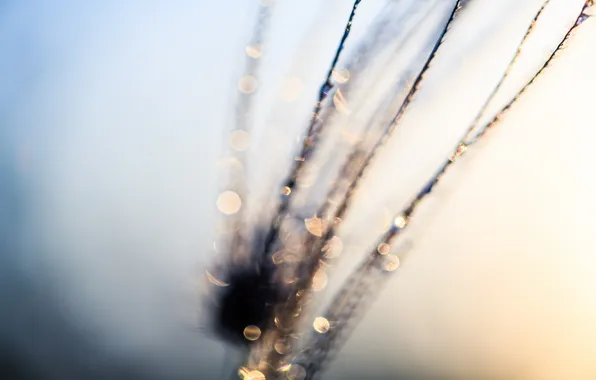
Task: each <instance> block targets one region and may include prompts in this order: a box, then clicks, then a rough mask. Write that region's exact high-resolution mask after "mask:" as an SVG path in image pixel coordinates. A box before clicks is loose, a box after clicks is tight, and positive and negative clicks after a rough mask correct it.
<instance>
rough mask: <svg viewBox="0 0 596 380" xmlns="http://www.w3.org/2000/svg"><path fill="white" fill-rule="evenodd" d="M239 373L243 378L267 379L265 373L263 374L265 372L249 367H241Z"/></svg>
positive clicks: (252, 379) (251, 379) (248, 379)
mask: <svg viewBox="0 0 596 380" xmlns="http://www.w3.org/2000/svg"><path fill="white" fill-rule="evenodd" d="M238 375H240V377H241V378H242V379H243V380H266V379H265V375H263V372H261V371H257V370H254V371H249V370H248V369H247V368H244V367H243V368H240V370H239V371H238Z"/></svg>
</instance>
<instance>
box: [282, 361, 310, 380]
mask: <svg viewBox="0 0 596 380" xmlns="http://www.w3.org/2000/svg"><path fill="white" fill-rule="evenodd" d="M286 377H287V378H288V380H304V379H305V378H306V370H305V369H304V367H303V366H301V365H299V364H292V365H291V366H290V369H288V370H287V371H286Z"/></svg>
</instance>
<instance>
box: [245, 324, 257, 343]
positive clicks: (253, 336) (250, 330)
mask: <svg viewBox="0 0 596 380" xmlns="http://www.w3.org/2000/svg"><path fill="white" fill-rule="evenodd" d="M244 337H245V338H246V339H247V340H250V341H251V342H254V341H255V340H257V339H259V338H260V337H261V329H260V328H258V327H257V326H255V325H248V326H246V327H245V328H244Z"/></svg>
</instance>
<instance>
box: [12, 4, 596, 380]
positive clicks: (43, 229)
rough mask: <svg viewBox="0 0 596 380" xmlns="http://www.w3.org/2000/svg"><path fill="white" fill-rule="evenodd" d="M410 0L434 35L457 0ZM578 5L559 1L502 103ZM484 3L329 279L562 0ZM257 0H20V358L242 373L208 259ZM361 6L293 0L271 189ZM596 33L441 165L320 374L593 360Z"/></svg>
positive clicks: (263, 118)
mask: <svg viewBox="0 0 596 380" xmlns="http://www.w3.org/2000/svg"><path fill="white" fill-rule="evenodd" d="M387 2H388V0H364V1H363V2H362V5H361V7H360V8H359V13H358V15H357V19H356V21H355V23H354V35H353V36H352V37H351V38H353V40H350V43H349V44H348V45H347V46H346V55H345V56H342V58H343V57H350V53H351V52H353V51H354V49H355V46H356V42H353V41H362V40H364V41H366V39H367V38H369V39H370V38H372V37H371V36H368V35H367V31H370V30H371V28H372V26H373V25H374V23H375V20H377V18H376V17H377V14H378V12H380V11H382V10H383V9H384V8H383V7H384V6H385V4H386V3H387ZM395 3H396V4H397V5H396V7H397V8H396V9H399V10H398V11H396V12H404V14H407V12H412V14H415V15H418V16H417V17H419V20H420V22H421V23H422V22H426V23H427V24H424V25H428V31H429V32H428V33H431V32H432V31H433V30H435V31H436V28H437V27H439V26H440V23H441V20H442V18H444V17H445V16H446V15H447V13H448V8H449V7H451V6H452V1H450V0H449V1H448V0H425V1H421V0H420V1H419V0H409V1H408V0H402V1H395ZM582 3H583V0H552V1H551V8H549V10H548V11H547V12H546V13H545V15H544V18H543V20H542V21H541V23H540V24H539V26H538V28H537V31H536V34H535V36H534V38H533V39H532V40H531V41H529V44H528V48H527V51H524V54H525V55H524V58H523V59H522V60H521V61H520V69H519V70H518V71H517V72H515V73H513V74H512V80H511V81H510V82H509V83H508V84H507V85H506V86H505V87H504V89H503V95H501V96H500V98H499V99H500V101H501V103H504V102H505V101H506V100H507V99H509V97H511V95H512V94H514V93H515V91H516V90H517V89H518V88H519V86H520V85H521V84H523V82H524V81H525V80H527V78H528V73H530V74H531V72H532V71H535V69H536V68H537V67H538V66H539V65H540V64H541V63H542V62H544V60H545V59H546V57H547V56H548V53H549V51H550V50H552V49H553V48H554V47H555V46H556V45H557V43H558V41H559V39H560V38H561V36H562V35H564V33H565V32H566V29H567V28H568V27H569V26H570V24H571V23H572V22H573V20H574V19H575V17H576V15H577V13H578V12H579V9H580V8H581V5H582ZM468 4H469V9H467V10H466V12H465V13H463V14H462V17H461V20H459V21H458V23H457V24H456V25H455V26H454V28H453V30H452V32H451V34H450V36H449V39H448V41H447V42H446V44H445V45H444V47H443V48H442V53H441V54H440V56H439V57H438V58H437V61H436V63H435V65H434V67H433V70H432V72H430V73H429V75H428V78H427V79H426V81H425V88H424V89H423V90H422V91H421V93H420V94H419V96H418V97H417V100H416V102H415V104H413V106H412V109H411V112H410V113H409V114H408V116H407V117H406V118H404V122H403V128H400V129H399V131H398V132H397V133H396V134H395V136H394V138H393V139H391V140H390V142H389V144H388V145H387V147H386V149H384V151H383V153H382V154H380V155H379V156H378V157H377V159H376V161H375V165H374V167H373V169H372V170H371V171H370V173H369V174H368V177H367V180H366V183H365V184H364V186H363V188H362V191H361V192H360V193H359V194H360V195H359V197H358V198H357V200H356V202H355V204H354V206H353V209H352V211H351V213H350V215H349V218H348V220H346V225H345V227H344V229H345V234H346V236H347V238H346V240H345V241H344V244H345V246H346V252H345V254H344V257H343V258H342V260H341V262H340V264H339V265H338V267H337V268H335V270H334V272H333V275H332V277H331V279H330V286H329V288H328V290H329V291H331V292H332V291H333V290H334V289H337V287H338V286H339V285H340V283H341V281H342V279H343V278H345V277H346V276H347V273H348V272H349V270H350V269H351V268H352V267H353V266H354V265H356V264H357V263H358V261H359V259H360V258H361V257H362V254H363V252H364V250H365V249H366V248H367V247H370V246H371V244H373V243H374V238H375V236H376V235H377V234H378V232H379V227H380V226H381V227H382V224H383V222H382V220H383V217H384V215H387V214H389V215H391V214H392V213H393V212H395V211H397V210H398V209H399V206H400V205H401V204H403V203H404V202H405V201H407V200H408V199H409V198H410V197H411V196H412V194H413V192H414V191H415V189H417V188H418V187H419V186H420V185H421V183H423V181H424V179H425V178H427V177H428V175H429V174H430V173H432V172H434V170H435V168H436V167H437V164H438V163H440V162H441V160H442V158H443V157H445V154H446V153H447V152H448V151H449V149H450V147H451V146H453V144H454V142H455V141H456V140H457V137H458V136H459V135H461V133H462V131H463V130H464V129H465V125H466V122H468V121H469V120H470V118H471V117H472V116H473V114H474V113H475V112H476V111H477V110H478V108H479V106H480V105H481V104H482V102H483V101H484V97H486V95H487V94H488V92H490V89H491V88H492V86H494V84H495V82H496V80H498V76H499V74H500V72H501V71H502V69H503V68H504V65H506V63H507V61H508V60H509V59H510V57H511V54H512V53H513V52H514V51H515V48H516V45H517V43H518V42H519V39H520V38H521V36H522V35H523V33H524V31H525V29H526V28H527V26H528V24H529V22H530V20H531V19H532V17H533V16H534V14H535V13H536V11H537V10H538V8H539V7H540V6H541V4H542V1H540V0H503V1H500V2H494V1H490V0H470V1H469V2H468ZM257 6H258V4H257V2H256V1H252V0H234V1H233V2H230V1H228V2H223V1H221V2H216V1H206V0H195V1H190V0H171V1H168V2H165V1H135V0H128V1H112V0H106V1H102V2H95V3H92V2H81V1H74V0H54V1H52V2H47V1H39V0H21V1H11V0H4V1H2V2H0V51H1V58H0V371H1V376H0V377H1V378H2V379H7V380H9V379H61V380H68V379H81V378H85V379H147V380H154V379H155V380H158V379H169V380H173V379H180V380H184V379H220V378H221V379H223V378H226V377H225V376H227V374H228V373H229V372H230V371H229V366H230V365H231V364H230V363H231V362H233V361H231V360H230V357H235V355H236V354H235V353H234V352H233V350H230V349H227V348H225V347H224V346H223V345H222V344H221V343H219V342H218V341H216V340H214V339H212V338H210V336H209V333H208V331H206V327H207V326H205V323H204V318H203V314H204V313H205V312H206V311H205V310H202V308H201V302H200V293H201V282H200V276H202V273H203V271H204V268H205V265H206V264H208V263H209V262H210V261H211V260H212V259H213V253H212V242H213V233H214V226H215V225H216V221H217V218H218V215H217V209H216V207H215V199H216V198H217V192H218V176H219V175H220V174H221V173H218V171H217V165H216V163H217V161H218V159H219V157H220V155H221V150H222V149H221V148H222V147H223V146H224V144H223V137H224V132H225V131H226V128H228V127H229V121H230V113H231V112H233V102H234V97H233V96H234V89H235V86H236V83H237V78H238V76H239V75H241V70H242V67H243V64H244V63H243V62H244V47H245V44H246V43H247V39H248V36H249V35H250V33H251V30H252V26H253V23H254V20H255V16H256V12H257ZM351 6H352V4H351V2H350V1H348V0H324V1H322V0H301V1H289V0H278V1H277V4H276V7H275V10H274V15H273V19H272V24H271V28H270V30H269V32H268V36H267V44H266V50H265V54H264V56H263V64H262V67H261V69H260V75H261V77H262V81H261V82H260V83H259V91H258V93H257V100H256V104H255V116H254V117H255V126H256V135H255V136H256V138H255V144H254V146H253V147H252V150H251V153H250V157H251V160H252V162H254V167H255V170H254V175H252V176H251V178H249V182H250V185H251V187H252V188H253V190H254V194H255V196H254V197H253V198H254V202H255V203H254V205H256V206H253V207H256V208H258V205H259V202H267V194H268V191H269V190H271V188H272V186H274V185H275V184H276V183H277V181H279V180H280V179H281V175H282V174H283V173H284V172H285V171H286V169H287V166H285V165H281V164H277V162H284V160H286V161H285V162H288V165H289V161H288V159H291V152H292V149H293V148H292V146H293V145H292V141H293V138H294V137H295V136H298V134H299V132H300V130H302V129H303V128H304V126H305V124H306V121H307V116H308V112H309V111H310V110H311V107H312V104H313V102H314V101H315V99H316V95H317V90H318V86H320V83H321V81H322V80H323V78H324V75H325V73H326V69H327V67H328V65H329V62H330V60H331V58H332V56H333V53H334V46H335V45H336V44H337V42H338V40H339V38H340V37H341V34H342V33H343V30H342V29H343V25H344V23H345V21H346V19H347V17H348V15H349V13H350V10H351ZM417 7H419V8H421V9H422V10H420V9H418V8H417ZM428 11H430V12H428ZM395 33H396V35H397V34H399V33H400V31H399V28H396V30H395ZM431 34H432V33H431ZM595 35H596V23H595V22H594V21H593V20H588V21H586V23H585V24H584V25H583V26H582V27H581V28H580V29H579V30H578V32H577V34H576V35H575V36H574V38H573V39H572V40H571V41H570V43H569V46H568V48H567V49H565V50H564V51H563V53H562V54H561V55H560V56H559V57H558V58H557V59H556V60H555V61H554V62H553V65H552V67H551V68H550V69H549V70H547V71H546V72H545V74H544V75H543V76H542V77H541V79H540V80H539V81H538V82H537V83H536V85H535V86H533V87H532V88H531V90H530V91H529V92H528V93H527V94H526V96H524V97H523V98H522V99H521V100H520V101H519V102H518V103H517V104H516V106H514V107H513V109H512V111H511V112H510V113H509V114H508V115H507V117H506V118H505V120H503V122H502V123H501V124H499V127H498V128H496V129H495V130H494V131H492V132H490V136H488V137H487V138H486V139H485V140H483V142H482V143H480V144H479V145H477V146H476V147H474V149H471V150H470V152H469V155H467V157H466V158H465V159H464V160H462V162H461V164H458V165H457V166H456V168H454V169H453V171H451V172H450V174H449V175H448V176H447V177H446V178H445V180H444V182H442V185H441V187H440V188H438V190H437V192H436V193H435V194H434V195H433V197H432V198H431V199H430V200H429V202H428V204H427V205H425V206H424V207H423V208H422V209H421V212H420V215H419V217H417V219H416V221H415V222H414V223H413V225H412V228H411V230H410V231H409V233H408V236H407V239H408V241H409V242H410V243H411V246H412V248H411V249H410V250H409V251H408V252H407V255H406V256H405V257H403V258H402V266H401V268H400V269H399V271H398V272H397V273H396V275H395V278H393V279H392V280H391V282H390V283H389V286H388V287H387V288H385V289H383V290H382V293H381V295H380V297H379V299H378V300H377V301H376V302H375V303H374V306H373V307H372V309H371V310H370V312H369V313H368V314H367V315H366V317H365V318H364V320H363V321H362V323H361V324H360V325H359V326H358V329H357V330H356V332H355V334H354V336H353V337H352V339H351V340H350V341H349V342H348V344H347V345H346V346H345V347H344V349H343V351H342V353H341V355H340V356H339V357H338V359H337V361H336V362H335V363H334V365H333V366H332V367H331V368H330V371H329V372H328V373H327V374H326V375H325V377H324V378H327V379H360V378H367V379H394V378H403V379H412V380H418V379H420V380H422V379H511V380H514V379H524V380H563V379H564V380H581V379H594V378H596V364H595V362H594V360H593V353H594V352H596V257H595V254H596V234H594V227H593V215H595V212H596V201H595V200H594V197H593V194H594V193H596V180H595V177H594V174H593V173H594V170H593V163H594V162H595V158H596V157H595V153H594V149H593V143H594V141H595V138H596V132H594V127H595V126H596V114H595V113H594V112H593V108H594V105H595V99H596V98H595V96H594V91H593V89H594V88H596V70H595V68H596V49H594V46H595V45H594V39H593V36H595ZM412 38H413V44H414V45H416V44H419V45H420V46H426V45H425V44H427V42H428V40H427V39H425V38H426V37H424V35H421V36H418V37H412ZM416 38H418V40H417V39H416ZM418 41H419V42H418ZM414 45H412V46H414ZM371 70H372V71H374V72H380V73H382V71H381V69H380V68H378V67H377V68H374V67H373V68H371ZM375 70H376V71H375ZM288 83H290V84H292V86H290V87H291V88H292V91H293V92H292V94H291V96H289V95H287V91H288V90H287V88H288V87H287V86H288ZM355 91H357V90H355ZM363 91H364V89H363ZM284 94H286V95H284ZM498 106H499V105H498V104H497V105H496V106H495V107H494V108H493V111H494V110H497V109H498ZM322 159H323V160H333V157H332V156H331V157H323V158H322Z"/></svg>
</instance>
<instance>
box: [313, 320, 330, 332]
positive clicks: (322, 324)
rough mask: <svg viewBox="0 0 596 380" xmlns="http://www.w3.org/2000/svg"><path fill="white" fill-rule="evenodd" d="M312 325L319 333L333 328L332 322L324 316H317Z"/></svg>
mask: <svg viewBox="0 0 596 380" xmlns="http://www.w3.org/2000/svg"><path fill="white" fill-rule="evenodd" d="M312 327H313V328H314V329H315V331H316V332H318V333H319V334H325V333H326V332H327V331H329V328H331V324H330V323H329V321H328V320H327V318H324V317H316V318H315V321H314V322H313V324H312Z"/></svg>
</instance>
